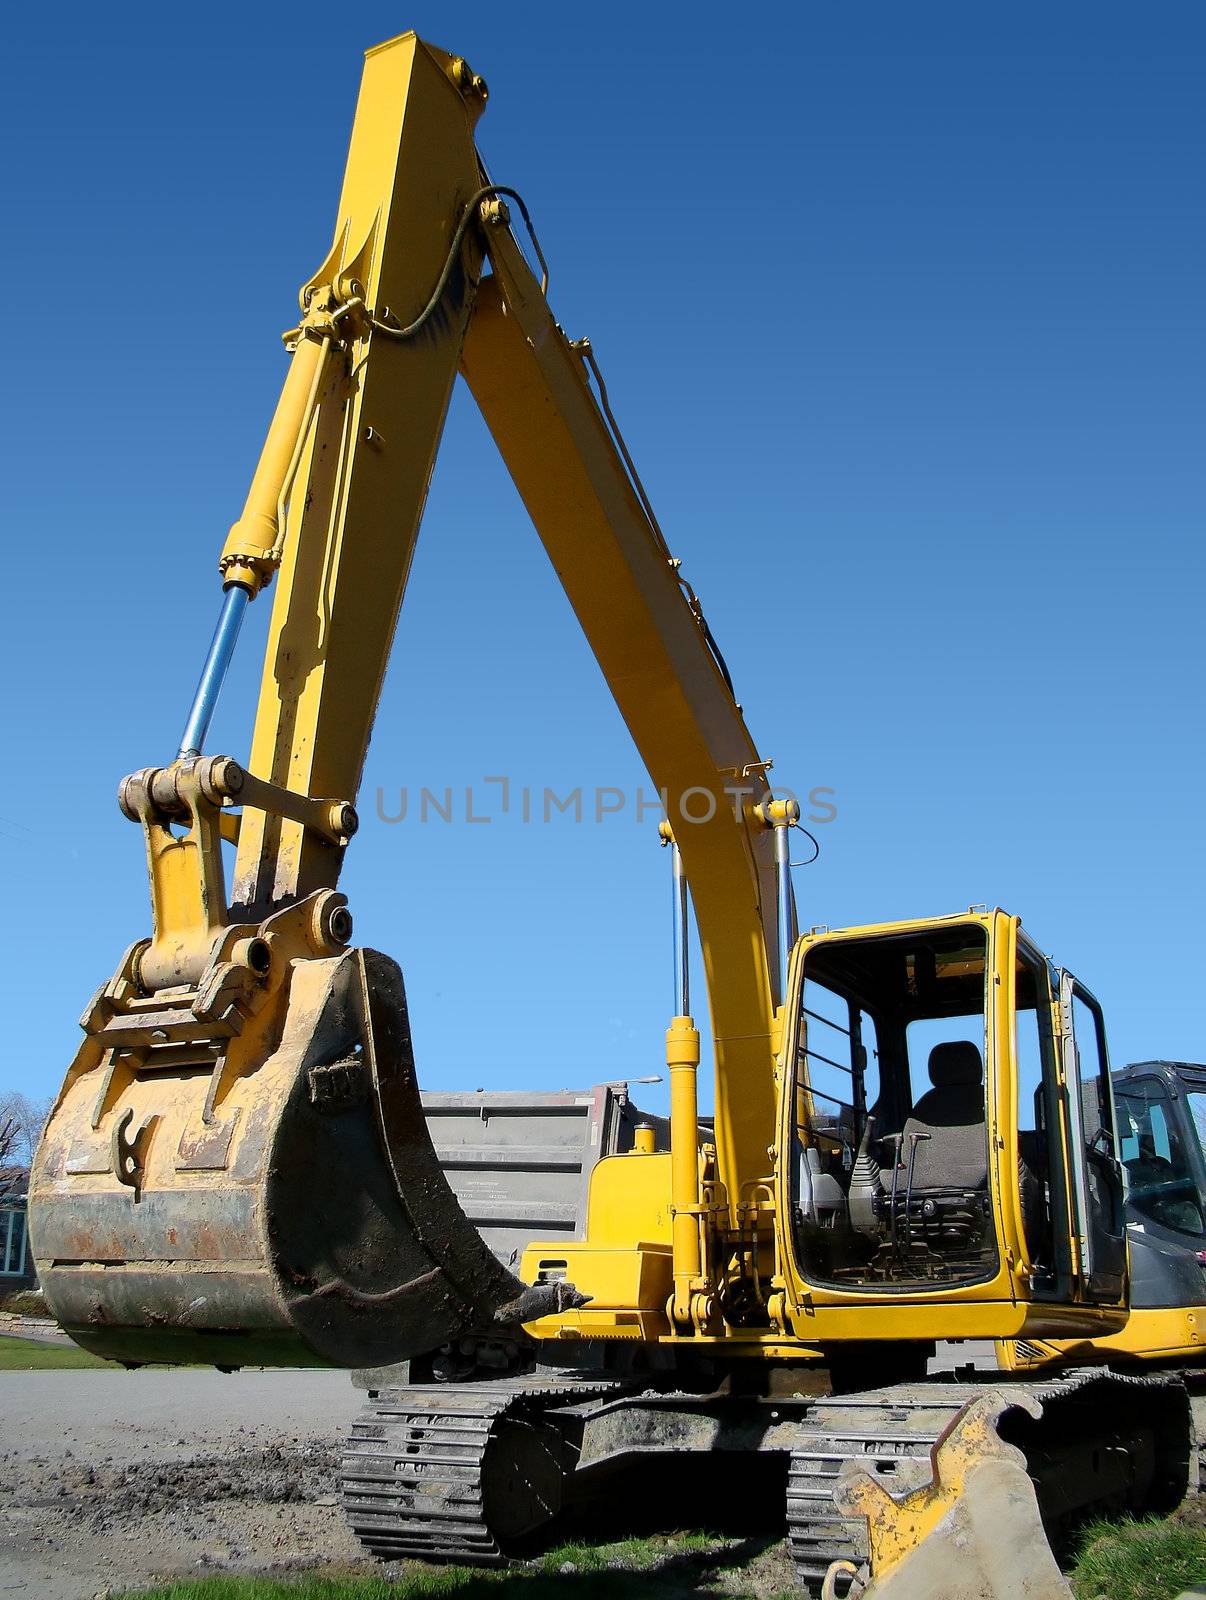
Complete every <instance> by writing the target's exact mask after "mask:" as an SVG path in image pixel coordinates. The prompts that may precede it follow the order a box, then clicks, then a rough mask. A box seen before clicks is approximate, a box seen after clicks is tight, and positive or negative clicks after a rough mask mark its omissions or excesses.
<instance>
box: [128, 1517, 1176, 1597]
mask: <svg viewBox="0 0 1206 1600" xmlns="http://www.w3.org/2000/svg"><path fill="white" fill-rule="evenodd" d="M749 1554H750V1548H749V1545H748V1544H747V1543H744V1542H742V1541H727V1540H723V1539H720V1538H717V1537H715V1536H714V1535H711V1534H705V1533H678V1534H668V1535H665V1536H658V1537H655V1538H649V1539H624V1540H621V1541H619V1542H616V1543H612V1544H601V1545H595V1544H587V1543H585V1542H575V1543H573V1544H565V1545H560V1546H559V1547H558V1548H557V1549H555V1550H551V1551H549V1552H548V1554H546V1555H544V1556H541V1557H540V1558H539V1559H538V1560H537V1561H534V1562H532V1563H531V1564H530V1565H529V1566H525V1567H520V1568H517V1569H516V1568H513V1569H511V1570H510V1571H505V1572H490V1571H475V1570H473V1569H471V1568H465V1567H428V1566H423V1565H421V1564H419V1563H406V1564H404V1565H403V1566H402V1567H401V1568H399V1569H396V1570H397V1575H396V1576H394V1575H393V1574H391V1575H390V1576H389V1577H386V1576H384V1575H380V1576H379V1575H377V1574H376V1573H373V1572H367V1573H366V1572H361V1571H357V1572H348V1571H338V1572H336V1571H331V1570H328V1571H326V1572H321V1573H309V1574H305V1575H299V1576H297V1577H289V1578H251V1577H248V1578H238V1577H229V1578H217V1577H214V1578H190V1579H187V1580H182V1581H180V1582H178V1583H167V1584H162V1585H159V1586H157V1587H153V1588H149V1589H137V1590H130V1591H126V1592H125V1594H124V1596H122V1597H120V1600H687V1597H695V1600H699V1597H702V1596H705V1595H711V1596H716V1597H719V1596H720V1595H721V1594H722V1592H723V1593H724V1594H725V1600H736V1593H737V1591H736V1586H735V1584H734V1579H735V1578H736V1581H737V1582H738V1583H739V1582H740V1576H739V1574H740V1572H741V1569H742V1565H743V1562H744V1560H745V1559H746V1558H747V1557H748V1556H749ZM726 1574H727V1576H728V1579H729V1585H726V1588H725V1590H724V1591H722V1590H721V1588H720V1587H719V1580H720V1579H721V1577H722V1576H723V1575H726ZM1070 1577H1071V1582H1072V1589H1073V1592H1074V1593H1075V1595H1076V1597H1077V1600H1174V1597H1175V1596H1176V1595H1179V1594H1180V1593H1181V1591H1182V1590H1183V1589H1187V1588H1190V1587H1192V1586H1193V1585H1194V1584H1195V1583H1204V1582H1206V1528H1195V1527H1190V1526H1188V1525H1187V1524H1185V1523H1180V1522H1119V1523H1105V1522H1099V1523H1094V1524H1092V1525H1091V1526H1090V1527H1088V1528H1086V1529H1085V1531H1084V1534H1083V1535H1082V1539H1081V1544H1080V1554H1079V1559H1078V1561H1077V1564H1076V1566H1075V1568H1074V1569H1073V1571H1072V1573H1071V1574H1070ZM785 1600H786V1597H785ZM793 1600H798V1595H797V1596H795V1597H793Z"/></svg>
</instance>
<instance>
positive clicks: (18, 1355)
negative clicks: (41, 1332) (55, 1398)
mask: <svg viewBox="0 0 1206 1600" xmlns="http://www.w3.org/2000/svg"><path fill="white" fill-rule="evenodd" d="M115 1365H116V1363H115V1362H112V1361H102V1360H101V1358H100V1356H92V1355H89V1354H88V1352H87V1351H86V1350H81V1349H80V1347H79V1345H78V1344H42V1343H40V1342H39V1341H38V1340H37V1339H10V1338H8V1337H7V1336H5V1337H4V1338H0V1372H56V1371H62V1370H63V1369H65V1368H71V1367H112V1366H115Z"/></svg>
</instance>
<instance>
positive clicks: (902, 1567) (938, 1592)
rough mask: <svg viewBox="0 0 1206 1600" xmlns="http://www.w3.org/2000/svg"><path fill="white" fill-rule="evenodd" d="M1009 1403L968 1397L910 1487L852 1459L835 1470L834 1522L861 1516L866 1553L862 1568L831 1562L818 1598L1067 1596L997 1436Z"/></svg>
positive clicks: (1017, 1467)
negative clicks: (837, 1513) (840, 1517)
mask: <svg viewBox="0 0 1206 1600" xmlns="http://www.w3.org/2000/svg"><path fill="white" fill-rule="evenodd" d="M1016 1405H1017V1399H1016V1397H1007V1396H1005V1395H1003V1394H1000V1393H995V1392H993V1391H991V1390H990V1391H989V1392H988V1393H986V1394H981V1395H980V1396H979V1397H978V1398H976V1399H975V1400H972V1401H970V1402H969V1403H968V1404H967V1405H966V1406H965V1407H964V1408H963V1410H962V1411H961V1412H960V1413H959V1415H958V1416H957V1417H955V1418H954V1420H953V1421H952V1422H951V1424H950V1426H949V1427H948V1428H947V1429H946V1430H945V1431H944V1433H943V1434H942V1436H941V1437H940V1438H939V1439H938V1441H937V1442H936V1443H935V1445H934V1447H933V1449H932V1450H931V1452H930V1460H929V1463H928V1466H929V1471H928V1474H927V1473H925V1472H924V1470H923V1472H922V1474H921V1476H922V1481H921V1482H920V1483H917V1482H913V1483H909V1482H907V1481H906V1482H903V1483H902V1482H901V1479H900V1477H899V1476H897V1475H891V1476H887V1477H885V1476H883V1475H882V1474H881V1472H880V1470H879V1469H877V1468H876V1467H875V1466H871V1467H867V1466H864V1465H862V1464H861V1463H856V1462H853V1461H851V1462H848V1463H847V1464H846V1465H845V1467H843V1469H842V1472H841V1475H840V1477H839V1479H838V1482H837V1484H836V1485H835V1487H834V1500H835V1502H836V1504H837V1506H838V1509H839V1510H840V1511H841V1513H842V1515H843V1516H848V1517H865V1518H866V1520H867V1531H868V1542H869V1545H870V1552H871V1554H870V1560H869V1562H868V1563H866V1564H865V1565H864V1566H862V1567H856V1566H855V1564H854V1563H853V1562H850V1561H835V1562H834V1563H833V1565H832V1566H831V1567H830V1569H829V1572H828V1574H827V1576H826V1579H825V1583H824V1586H823V1589H822V1595H823V1600H862V1597H864V1596H865V1597H866V1600H1015V1597H1016V1596H1018V1595H1025V1596H1026V1597H1027V1600H1072V1590H1071V1587H1070V1586H1069V1584H1068V1581H1067V1579H1066V1578H1065V1577H1064V1576H1063V1574H1062V1573H1061V1572H1060V1570H1059V1567H1058V1565H1057V1564H1056V1561H1055V1557H1054V1556H1053V1555H1052V1553H1051V1549H1050V1547H1049V1545H1048V1543H1047V1535H1046V1532H1045V1530H1044V1528H1043V1521H1042V1517H1041V1515H1040V1512H1039V1504H1038V1498H1037V1496H1036V1494H1035V1489H1034V1484H1033V1483H1032V1482H1031V1480H1030V1477H1029V1475H1028V1474H1027V1471H1026V1458H1025V1456H1024V1455H1023V1454H1022V1452H1021V1451H1020V1450H1019V1449H1017V1448H1016V1447H1015V1446H1014V1445H1011V1444H1006V1443H1005V1441H1004V1440H1003V1439H1001V1437H1000V1435H999V1434H998V1433H997V1423H998V1421H999V1420H1000V1417H1001V1415H1002V1413H1003V1412H1005V1411H1007V1410H1008V1409H1009V1408H1010V1407H1011V1406H1016ZM1025 1408H1026V1409H1027V1410H1028V1411H1030V1413H1031V1414H1032V1415H1034V1416H1036V1417H1037V1416H1038V1415H1040V1414H1041V1410H1042V1408H1041V1406H1040V1405H1039V1404H1037V1403H1036V1402H1029V1403H1026V1406H1025ZM893 1465H894V1466H898V1465H899V1463H893Z"/></svg>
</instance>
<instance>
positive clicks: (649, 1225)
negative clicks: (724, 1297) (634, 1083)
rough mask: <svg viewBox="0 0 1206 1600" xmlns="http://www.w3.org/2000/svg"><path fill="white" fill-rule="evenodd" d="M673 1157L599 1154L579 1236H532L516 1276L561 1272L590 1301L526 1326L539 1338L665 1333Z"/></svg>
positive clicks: (537, 1277)
mask: <svg viewBox="0 0 1206 1600" xmlns="http://www.w3.org/2000/svg"><path fill="white" fill-rule="evenodd" d="M672 1160H673V1158H672V1157H671V1156H670V1155H669V1154H668V1153H665V1152H658V1153H657V1154H654V1155H640V1156H635V1155H617V1156H606V1157H604V1159H603V1160H602V1161H600V1162H599V1163H598V1164H597V1165H596V1166H595V1169H594V1171H593V1172H592V1173H591V1178H590V1189H589V1193H588V1197H587V1224H586V1242H585V1243H570V1244H565V1243H563V1242H561V1241H557V1242H547V1241H546V1242H542V1243H536V1244H531V1245H529V1246H528V1248H527V1249H526V1251H525V1252H524V1256H523V1262H522V1265H521V1267H520V1276H521V1277H522V1278H523V1279H524V1281H525V1282H527V1283H539V1282H542V1281H547V1280H548V1279H549V1278H550V1277H554V1276H564V1277H565V1278H567V1279H568V1280H569V1281H570V1282H571V1283H573V1284H574V1286H575V1287H576V1288H578V1289H580V1290H581V1291H582V1292H583V1293H584V1294H587V1295H589V1296H590V1303H589V1304H588V1305H587V1306H585V1307H584V1308H582V1309H580V1310H574V1311H564V1312H559V1313H558V1314H557V1315H556V1316H551V1317H543V1318H541V1320H540V1321H539V1322H537V1323H533V1324H531V1325H530V1327H529V1330H528V1331H529V1332H531V1333H533V1334H534V1335H535V1336H536V1337H537V1338H540V1339H565V1338H571V1339H572V1338H583V1337H586V1336H587V1335H588V1333H589V1335H590V1336H592V1337H600V1338H615V1339H632V1338H637V1337H639V1338H642V1339H645V1340H650V1341H652V1340H656V1339H658V1338H660V1337H661V1336H662V1335H664V1334H665V1333H666V1331H667V1330H668V1327H669V1323H668V1320H667V1310H668V1303H669V1300H670V1297H671V1287H672V1271H671V1268H672V1248H673V1246H672V1240H673V1236H674V1228H675V1226H676V1223H675V1220H674V1214H673V1212H674V1208H673V1204H672V1200H671V1191H672V1183H673V1178H672Z"/></svg>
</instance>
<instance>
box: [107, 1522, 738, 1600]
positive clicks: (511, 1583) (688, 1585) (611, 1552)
mask: <svg viewBox="0 0 1206 1600" xmlns="http://www.w3.org/2000/svg"><path fill="white" fill-rule="evenodd" d="M748 1549H749V1547H748V1545H745V1544H741V1543H738V1544H736V1545H735V1546H734V1545H733V1544H732V1543H731V1542H730V1541H726V1540H723V1539H719V1538H716V1537H714V1536H713V1535H711V1534H704V1533H679V1534H671V1535H666V1536H664V1537H657V1538H651V1539H624V1540H620V1541H618V1542H616V1543H612V1544H605V1545H593V1544H586V1543H573V1544H565V1545H560V1546H558V1548H557V1549H555V1550H550V1551H549V1552H548V1553H547V1554H546V1555H543V1556H541V1557H540V1558H539V1560H537V1561H535V1562H533V1563H532V1564H531V1565H529V1566H525V1567H520V1568H512V1569H511V1570H509V1571H504V1572H491V1571H481V1570H474V1569H472V1568H467V1567H428V1566H423V1565H420V1564H418V1563H413V1564H412V1563H409V1562H408V1563H406V1564H405V1565H404V1566H403V1567H401V1568H400V1569H399V1570H398V1573H397V1576H394V1575H393V1574H391V1575H390V1576H389V1577H385V1576H377V1575H376V1574H375V1573H362V1572H355V1573H352V1572H325V1573H309V1574H306V1575H301V1576H298V1577H296V1578H250V1577H249V1578H236V1577H231V1578H189V1579H184V1580H181V1581H179V1582H176V1583H166V1584H161V1585H158V1586H156V1587H154V1588H150V1589H135V1590H128V1591H125V1592H124V1593H123V1595H122V1596H121V1597H120V1600H568V1597H572V1600H685V1597H687V1596H702V1595H719V1593H720V1591H719V1590H718V1589H716V1588H715V1587H714V1586H713V1584H712V1582H711V1581H710V1580H711V1579H712V1577H713V1574H714V1572H715V1569H716V1568H717V1567H722V1568H723V1567H727V1568H728V1570H729V1571H730V1572H731V1571H732V1570H733V1568H734V1567H739V1566H740V1563H741V1558H742V1556H743V1555H744V1554H747V1553H748ZM729 1554H731V1555H732V1556H733V1557H734V1558H735V1559H733V1560H732V1561H731V1562H730V1561H729V1560H728V1559H726V1557H727V1556H728V1555H729ZM725 1600H736V1597H735V1596H734V1595H733V1592H732V1590H729V1591H728V1593H727V1595H726V1597H725Z"/></svg>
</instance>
